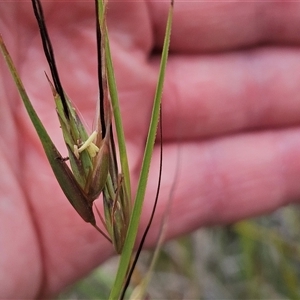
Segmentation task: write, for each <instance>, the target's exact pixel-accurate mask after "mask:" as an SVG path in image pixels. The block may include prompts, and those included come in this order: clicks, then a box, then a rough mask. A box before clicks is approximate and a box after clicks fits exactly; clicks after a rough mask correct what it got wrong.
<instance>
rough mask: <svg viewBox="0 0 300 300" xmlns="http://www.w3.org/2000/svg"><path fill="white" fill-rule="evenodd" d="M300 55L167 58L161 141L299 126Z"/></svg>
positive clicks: (270, 51) (255, 52) (268, 51)
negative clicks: (162, 135) (162, 138)
mask: <svg viewBox="0 0 300 300" xmlns="http://www.w3.org/2000/svg"><path fill="white" fill-rule="evenodd" d="M299 68H300V50H299V49H297V48H278V49H277V48H270V47H265V48H258V49H252V50H248V51H242V52H232V53H227V54H223V55H221V54H220V55H217V54H216V55H203V56H201V57H198V56H197V57H193V56H176V57H170V59H169V62H168V66H167V77H166V81H165V87H164V94H163V97H164V98H163V120H164V137H165V138H166V139H177V140H178V138H182V139H191V138H201V137H207V136H211V135H220V134H225V133H231V132H239V131H242V130H249V129H255V128H271V127H280V126H291V125H295V124H298V123H299V122H300V98H299V82H300V75H299V72H298V70H299Z"/></svg>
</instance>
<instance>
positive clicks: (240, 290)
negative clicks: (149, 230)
mask: <svg viewBox="0 0 300 300" xmlns="http://www.w3.org/2000/svg"><path fill="white" fill-rule="evenodd" d="M299 228H300V209H299V207H297V206H289V207H286V208H282V209H280V210H278V211H275V212H274V213H273V214H271V215H268V216H264V217H259V218H255V219H250V220H246V221H243V222H240V223H236V224H232V225H229V226H225V227H214V228H201V229H199V230H197V231H196V232H193V233H191V234H190V235H187V236H183V237H181V238H179V239H177V240H173V241H170V242H168V243H166V244H165V245H164V247H163V250H162V251H161V254H160V258H159V261H158V263H157V264H156V268H155V273H154V276H153V279H152V281H151V284H150V286H149V289H148V292H149V296H150V299H284V298H288V299H300V280H299V278H300V230H299ZM150 257H151V251H144V252H143V254H142V257H141V259H140V262H139V271H140V272H141V276H142V274H143V272H144V271H145V270H147V266H148V264H149V259H150ZM117 261H118V260H117V259H116V258H113V259H111V260H110V261H108V262H107V263H105V264H104V265H102V266H100V267H99V268H98V269H96V270H95V271H94V272H93V273H92V274H91V275H90V276H88V277H87V278H85V279H83V280H81V281H80V282H78V283H76V284H75V285H74V286H72V287H70V288H69V289H67V290H66V291H65V292H63V293H62V294H60V295H59V297H58V299H96V298H97V299H106V298H107V297H108V295H109V291H110V286H111V284H112V282H113V280H114V274H115V269H116V266H117Z"/></svg>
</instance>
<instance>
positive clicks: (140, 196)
mask: <svg viewBox="0 0 300 300" xmlns="http://www.w3.org/2000/svg"><path fill="white" fill-rule="evenodd" d="M172 15H173V2H172V5H171V7H170V10H169V15H168V21H167V27H166V34H165V39H164V45H163V51H162V58H161V64H160V70H159V78H158V84H157V87H156V92H155V98H154V104H153V110H152V116H151V121H150V126H149V132H148V138H147V142H146V147H145V152H144V158H143V163H142V168H141V173H140V179H139V183H138V189H137V194H136V198H135V202H134V207H133V211H132V216H131V219H130V223H129V227H128V232H127V237H126V240H125V244H124V249H123V252H122V255H121V258H120V264H119V268H118V272H117V275H116V279H115V283H114V285H113V288H112V291H111V294H110V299H118V298H119V295H120V291H121V290H122V285H123V283H124V281H125V276H126V272H127V266H128V265H129V264H130V258H131V256H132V252H133V248H134V244H135V240H136V236H137V232H138V227H139V221H140V215H141V211H142V206H143V202H144V197H145V192H146V186H147V181H148V174H149V169H150V163H151V158H152V152H153V147H154V142H155V137H156V132H157V125H158V121H159V112H160V105H161V97H162V91H163V82H164V77H165V71H166V64H167V60H168V52H169V45H170V36H171V27H172Z"/></svg>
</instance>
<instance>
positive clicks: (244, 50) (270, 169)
mask: <svg viewBox="0 0 300 300" xmlns="http://www.w3.org/2000/svg"><path fill="white" fill-rule="evenodd" d="M43 6H44V13H45V16H46V21H47V25H48V27H49V31H50V36H51V38H52V41H53V46H54V48H55V53H56V58H57V64H58V68H59V72H60V75H61V79H62V83H63V86H64V88H65V90H66V92H67V93H68V95H69V96H70V98H71V99H72V100H73V101H74V103H75V105H76V106H77V107H78V109H79V110H80V111H81V112H82V114H83V116H84V118H85V119H86V120H87V123H88V124H91V123H92V122H91V120H93V117H94V114H95V112H94V110H95V109H94V108H95V102H96V99H97V94H98V91H97V80H96V63H95V61H96V52H95V34H94V29H95V25H94V22H95V20H94V4H93V1H90V2H86V1H84V2H80V1H73V3H70V2H60V3H59V2H58V1H57V2H56V1H52V2H51V1H45V3H44V4H43ZM167 10H168V3H167V2H163V3H162V2H157V1H139V2H131V1H128V2H127V1H123V2H113V1H112V2H111V3H109V10H108V16H107V17H108V26H109V31H110V38H111V46H112V51H113V59H114V65H115V71H116V79H117V85H118V90H119V96H120V101H121V109H122V116H123V120H124V128H125V133H126V139H127V143H128V151H129V159H130V166H131V172H132V182H133V189H135V187H136V182H137V178H138V174H139V166H140V162H141V159H142V153H143V147H144V141H145V136H146V132H147V126H148V123H149V115H150V111H151V104H152V101H153V94H154V90H155V84H156V80H157V74H158V61H159V60H158V58H159V56H157V55H156V54H157V53H159V50H160V49H161V43H162V39H163V35H164V28H165V22H166V15H167ZM299 26H300V4H299V3H297V2H290V3H288V2H278V1H277V2H274V3H272V2H258V1H257V2H253V3H242V2H230V3H228V2H224V3H223V2H222V1H219V2H202V3H201V2H200V1H199V2H189V1H181V2H178V3H175V12H174V25H173V31H172V43H171V52H170V58H169V61H168V68H167V74H166V81H165V88H164V94H163V141H164V155H163V168H164V170H163V180H162V188H161V193H160V198H159V204H158V208H157V214H156V218H155V220H154V224H153V228H152V230H151V231H150V233H149V237H148V240H147V246H148V247H151V246H154V245H155V241H156V237H157V232H158V229H159V227H160V220H161V218H162V216H163V214H164V211H165V209H166V208H168V209H169V217H168V230H167V238H168V239H170V238H172V237H176V236H179V235H181V234H184V233H188V232H190V231H192V230H194V229H196V228H199V227H201V226H210V225H217V224H228V223H232V222H235V221H238V220H242V219H245V218H248V217H253V216H257V215H261V214H267V213H269V212H271V211H273V210H275V209H277V208H279V207H282V206H284V205H288V204H290V203H296V202H297V199H299V198H300V185H299V178H300V128H299V122H300V97H299V94H300V85H299V82H300V72H299V70H300V49H299V45H300V35H299ZM0 31H1V34H2V36H3V39H4V40H5V42H6V44H7V47H8V49H9V51H10V53H11V55H12V57H13V59H14V61H15V63H16V65H17V68H18V70H19V72H20V75H21V78H22V80H23V81H24V85H25V87H26V89H27V91H28V93H29V95H30V98H31V100H32V101H33V105H34V107H35V108H36V110H37V112H38V114H39V116H40V118H41V119H42V120H43V122H44V124H45V127H46V128H47V130H48V131H49V134H50V135H51V137H52V138H53V140H54V142H55V143H56V144H57V145H58V147H59V149H60V151H61V153H62V155H63V156H64V155H65V154H66V149H65V147H64V143H63V141H62V139H61V133H60V128H59V125H58V121H57V117H56V113H55V109H54V103H53V99H52V95H51V91H50V88H49V85H48V83H47V80H46V78H45V76H44V70H45V71H46V72H47V73H48V74H50V73H49V70H48V68H47V62H46V60H45V58H44V55H43V52H42V46H41V42H40V37H39V34H38V30H37V25H36V22H35V20H34V17H33V13H32V8H31V4H30V2H29V1H24V2H23V1H22V2H19V3H17V2H0ZM153 49H157V50H158V51H153ZM0 66H1V69H0V101H1V109H0V120H1V130H0V159H1V164H0V172H1V174H2V175H1V180H0V191H1V194H0V195H1V198H0V293H1V294H0V297H1V298H16V299H21V298H37V297H45V296H51V295H55V294H56V293H58V292H59V291H60V290H61V289H62V288H64V287H65V286H67V285H68V284H70V283H72V282H74V281H75V280H76V279H78V278H80V277H82V276H84V275H85V274H87V273H88V272H89V271H90V270H92V269H93V268H94V267H96V266H97V265H99V264H101V263H102V262H103V261H105V260H106V259H107V258H108V257H110V256H111V255H113V253H114V252H113V249H112V247H111V245H110V244H109V243H108V242H107V241H106V240H105V239H104V238H102V237H101V236H100V235H99V233H98V232H97V231H96V230H95V229H94V228H93V227H92V226H90V225H89V224H86V223H84V221H83V220H82V219H81V218H80V217H79V216H78V214H77V213H76V212H75V210H74V209H73V208H72V206H71V205H70V204H69V203H68V201H67V200H66V198H65V196H64V195H63V193H62V192H61V190H60V188H59V186H58V183H57V182H56V180H55V178H54V176H53V174H52V171H51V169H50V167H49V165H48V163H47V160H46V157H45V154H44V152H43V150H42V147H41V144H40V142H39V140H38V137H37V134H36V132H35V131H34V128H33V126H32V125H31V123H30V120H29V118H28V116H27V114H26V112H25V110H24V107H23V105H22V103H21V100H20V97H19V96H18V94H17V91H16V88H15V86H14V84H13V81H12V79H11V77H10V75H9V73H8V70H7V68H6V66H5V64H4V60H3V59H2V58H0ZM158 162H159V151H158V147H156V149H155V153H154V158H153V166H154V167H153V170H152V171H151V173H150V179H149V188H148V191H147V197H146V202H145V212H144V214H143V215H142V226H144V225H145V224H146V222H147V218H148V216H149V211H150V209H151V207H152V203H153V198H154V195H155V192H156V188H157V172H158ZM169 200H170V202H169ZM168 203H170V206H168V205H169V204H168ZM98 205H99V207H101V204H98Z"/></svg>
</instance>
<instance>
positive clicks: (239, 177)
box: [144, 128, 300, 237]
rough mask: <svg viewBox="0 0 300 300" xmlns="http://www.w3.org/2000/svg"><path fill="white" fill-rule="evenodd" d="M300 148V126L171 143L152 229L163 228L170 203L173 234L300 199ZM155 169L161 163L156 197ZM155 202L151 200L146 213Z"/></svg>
mask: <svg viewBox="0 0 300 300" xmlns="http://www.w3.org/2000/svg"><path fill="white" fill-rule="evenodd" d="M176 147H178V149H179V152H178V149H176ZM299 149H300V129H299V128H296V129H287V130H282V131H266V132H257V133H249V134H247V135H236V136H230V137H225V138H220V139H216V140H210V141H205V142H195V143H192V142H191V143H184V144H179V145H174V144H169V145H166V146H165V147H164V161H163V170H164V173H163V184H162V188H161V191H160V197H159V209H158V211H157V220H156V222H155V223H154V229H153V230H154V231H156V230H158V228H159V226H160V223H159V222H158V220H159V219H161V217H162V215H163V214H164V211H165V209H169V226H168V227H169V231H170V233H169V234H170V236H169V237H174V236H175V235H178V234H183V233H187V232H189V231H192V230H194V229H196V228H198V227H200V226H204V225H220V224H228V223H231V222H235V221H238V220H241V219H244V218H248V217H254V216H257V215H261V214H266V213H269V212H271V211H273V210H275V209H277V208H279V207H281V206H283V205H286V204H289V203H291V202H296V201H298V199H299V197H300V187H299V177H300V152H299ZM158 157H159V154H158V151H157V152H156V155H155V159H154V161H153V166H157V165H158V159H159V158H158ZM178 164H179V166H178ZM176 170H178V176H177V178H176V181H175V182H174V186H172V184H173V180H174V178H175V175H174V172H175V171H176ZM154 174H157V169H156V170H154V171H153V173H151V179H152V180H151V182H150V185H149V186H148V188H149V187H150V190H151V191H152V193H151V195H150V194H148V196H149V198H148V199H153V195H152V194H154V192H153V191H155V188H156V186H157V181H156V179H154V178H157V176H155V175H154ZM169 197H171V204H170V207H167V201H168V199H169ZM151 205H152V201H150V200H149V202H146V204H145V210H144V211H145V214H147V213H148V212H149V211H150V207H151ZM154 236H155V235H154Z"/></svg>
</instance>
